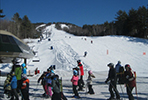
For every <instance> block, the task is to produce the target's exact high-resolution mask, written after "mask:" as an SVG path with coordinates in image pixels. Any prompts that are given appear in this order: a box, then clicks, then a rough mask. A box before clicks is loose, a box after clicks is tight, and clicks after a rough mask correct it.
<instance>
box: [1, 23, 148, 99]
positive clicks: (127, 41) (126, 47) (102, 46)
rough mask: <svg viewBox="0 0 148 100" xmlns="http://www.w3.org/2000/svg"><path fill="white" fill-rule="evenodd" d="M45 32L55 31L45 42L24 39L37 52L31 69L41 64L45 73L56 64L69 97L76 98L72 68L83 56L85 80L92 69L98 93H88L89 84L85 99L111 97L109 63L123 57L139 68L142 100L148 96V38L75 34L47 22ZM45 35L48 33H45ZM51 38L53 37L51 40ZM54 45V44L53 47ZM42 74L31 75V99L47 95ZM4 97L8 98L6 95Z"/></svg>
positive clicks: (30, 61) (121, 89)
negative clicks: (108, 81) (39, 81)
mask: <svg viewBox="0 0 148 100" xmlns="http://www.w3.org/2000/svg"><path fill="white" fill-rule="evenodd" d="M62 26H63V27H65V26H66V25H64V24H62ZM43 32H45V33H46V32H50V33H51V35H50V36H49V37H48V38H44V39H43V40H42V41H41V42H38V40H39V39H24V41H25V42H27V43H28V45H29V46H30V47H31V48H32V49H33V50H34V51H35V52H37V54H36V55H35V57H34V58H32V59H28V60H27V67H28V69H27V70H28V71H29V70H30V72H31V74H34V70H35V69H36V68H38V69H39V70H40V72H41V73H42V72H43V71H46V70H47V68H49V67H50V65H56V70H55V73H56V74H58V75H59V76H60V77H62V79H63V92H64V94H65V96H66V97H67V98H68V100H74V99H73V98H70V97H71V96H72V95H73V92H72V85H71V82H70V79H71V77H72V68H74V67H76V66H77V63H76V61H77V60H79V59H80V60H81V61H82V63H83V65H84V71H85V75H84V81H85V80H86V79H87V77H88V74H87V71H88V70H92V71H93V73H94V75H95V76H96V78H94V79H93V89H94V91H95V94H94V95H88V94H85V92H86V91H87V90H88V89H87V88H85V89H84V90H85V91H80V92H79V94H80V96H81V97H82V100H105V99H107V98H109V96H110V94H109V91H108V85H107V84H105V83H104V81H105V80H106V78H107V75H108V70H109V69H108V67H107V64H108V63H110V62H112V63H114V64H116V63H117V62H118V61H119V60H120V61H121V65H122V66H125V64H130V65H131V68H132V69H133V70H134V71H136V73H137V88H138V100H140V99H141V100H147V97H148V84H147V82H148V74H147V72H148V67H147V65H148V61H147V59H148V40H146V39H139V38H134V37H127V36H103V37H102V36H98V37H86V36H74V35H71V34H69V33H66V32H64V31H61V30H57V29H56V28H55V25H54V24H52V25H51V26H46V28H45V29H44V31H43ZM43 36H44V37H46V36H45V35H44V34H43ZM49 38H50V39H51V41H49V40H48V39H49ZM91 41H93V43H91ZM51 46H53V49H52V50H51ZM85 51H87V55H86V57H83V55H84V52H85ZM33 60H40V62H33ZM11 66H12V64H0V70H1V71H4V72H9V71H10V70H11ZM40 75H41V74H39V75H34V76H33V77H28V78H29V79H30V81H31V82H30V91H29V92H30V100H42V99H43V98H41V94H43V88H42V86H41V85H40V84H37V79H38V78H39V76H40ZM5 78H6V77H1V79H0V80H1V82H0V83H1V84H3V82H4V80H5ZM85 83H86V81H85ZM1 88H2V87H1ZM117 88H118V90H119V93H120V95H121V97H122V98H124V100H128V98H127V94H126V89H125V87H124V85H118V87H117ZM1 91H2V90H1ZM133 94H134V97H135V98H136V97H137V95H136V94H135V90H133ZM0 97H1V96H0ZM44 99H45V98H44ZM2 100H4V98H3V97H2Z"/></svg>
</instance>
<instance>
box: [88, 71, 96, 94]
mask: <svg viewBox="0 0 148 100" xmlns="http://www.w3.org/2000/svg"><path fill="white" fill-rule="evenodd" d="M88 74H89V75H88V79H87V85H88V90H89V91H88V92H87V93H89V94H95V93H94V90H93V88H92V78H95V76H94V75H93V73H92V71H91V70H90V71H88Z"/></svg>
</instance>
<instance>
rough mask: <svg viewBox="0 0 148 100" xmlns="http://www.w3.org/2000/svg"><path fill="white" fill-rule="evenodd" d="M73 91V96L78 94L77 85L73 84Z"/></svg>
mask: <svg viewBox="0 0 148 100" xmlns="http://www.w3.org/2000/svg"><path fill="white" fill-rule="evenodd" d="M73 92H74V96H79V94H78V90H77V85H73Z"/></svg>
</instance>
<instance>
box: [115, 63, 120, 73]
mask: <svg viewBox="0 0 148 100" xmlns="http://www.w3.org/2000/svg"><path fill="white" fill-rule="evenodd" d="M120 67H121V64H120V63H118V64H117V65H116V67H115V69H116V73H119V69H120Z"/></svg>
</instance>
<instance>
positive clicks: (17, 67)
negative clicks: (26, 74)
mask: <svg viewBox="0 0 148 100" xmlns="http://www.w3.org/2000/svg"><path fill="white" fill-rule="evenodd" d="M14 72H15V75H16V78H17V80H21V75H22V68H21V66H20V65H19V64H17V65H15V70H14Z"/></svg>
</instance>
